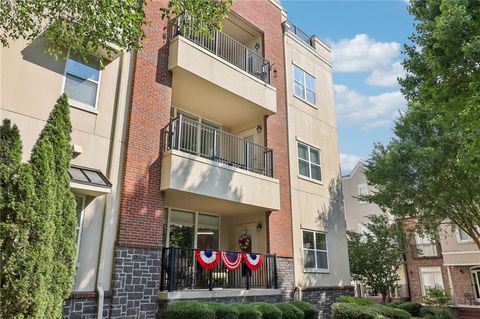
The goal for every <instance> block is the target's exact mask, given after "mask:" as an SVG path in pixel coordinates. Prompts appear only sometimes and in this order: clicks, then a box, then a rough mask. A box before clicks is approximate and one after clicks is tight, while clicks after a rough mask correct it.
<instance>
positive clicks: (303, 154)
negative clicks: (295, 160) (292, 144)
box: [297, 143, 308, 161]
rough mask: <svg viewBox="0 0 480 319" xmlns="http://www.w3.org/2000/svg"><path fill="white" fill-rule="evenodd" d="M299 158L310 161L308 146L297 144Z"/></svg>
mask: <svg viewBox="0 0 480 319" xmlns="http://www.w3.org/2000/svg"><path fill="white" fill-rule="evenodd" d="M297 148H298V157H299V158H301V159H304V160H306V161H308V146H307V145H304V144H302V143H297Z"/></svg>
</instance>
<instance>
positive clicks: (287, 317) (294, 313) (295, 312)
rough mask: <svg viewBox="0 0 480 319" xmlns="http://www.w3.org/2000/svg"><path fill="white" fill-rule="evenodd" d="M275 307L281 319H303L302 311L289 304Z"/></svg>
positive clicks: (284, 303)
mask: <svg viewBox="0 0 480 319" xmlns="http://www.w3.org/2000/svg"><path fill="white" fill-rule="evenodd" d="M275 306H276V307H277V308H278V309H280V311H281V312H282V319H303V311H301V310H300V309H298V308H297V307H295V306H294V305H292V304H290V303H286V302H282V303H277V304H275Z"/></svg>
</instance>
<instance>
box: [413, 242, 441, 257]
mask: <svg viewBox="0 0 480 319" xmlns="http://www.w3.org/2000/svg"><path fill="white" fill-rule="evenodd" d="M410 250H411V253H412V258H435V257H441V256H442V247H441V245H440V243H431V244H428V243H427V244H415V245H410Z"/></svg>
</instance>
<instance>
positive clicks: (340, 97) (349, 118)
mask: <svg viewBox="0 0 480 319" xmlns="http://www.w3.org/2000/svg"><path fill="white" fill-rule="evenodd" d="M334 89H335V100H336V108H337V117H338V121H339V123H359V124H362V129H363V130H368V129H371V128H374V127H379V126H385V125H388V124H389V123H390V122H391V120H392V119H393V118H394V117H395V116H396V115H397V114H398V110H401V109H403V108H404V107H405V99H404V97H403V95H402V94H401V93H400V91H394V92H386V93H382V94H379V95H371V96H366V95H363V94H361V93H359V92H356V91H354V90H351V89H349V88H348V87H347V86H345V85H335V86H334Z"/></svg>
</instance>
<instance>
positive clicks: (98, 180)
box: [85, 170, 107, 186]
mask: <svg viewBox="0 0 480 319" xmlns="http://www.w3.org/2000/svg"><path fill="white" fill-rule="evenodd" d="M85 174H86V175H87V176H88V178H90V181H91V182H92V183H95V184H99V185H105V186H106V185H107V183H105V181H104V180H103V178H102V176H101V175H100V174H99V173H98V172H94V171H88V170H85Z"/></svg>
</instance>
